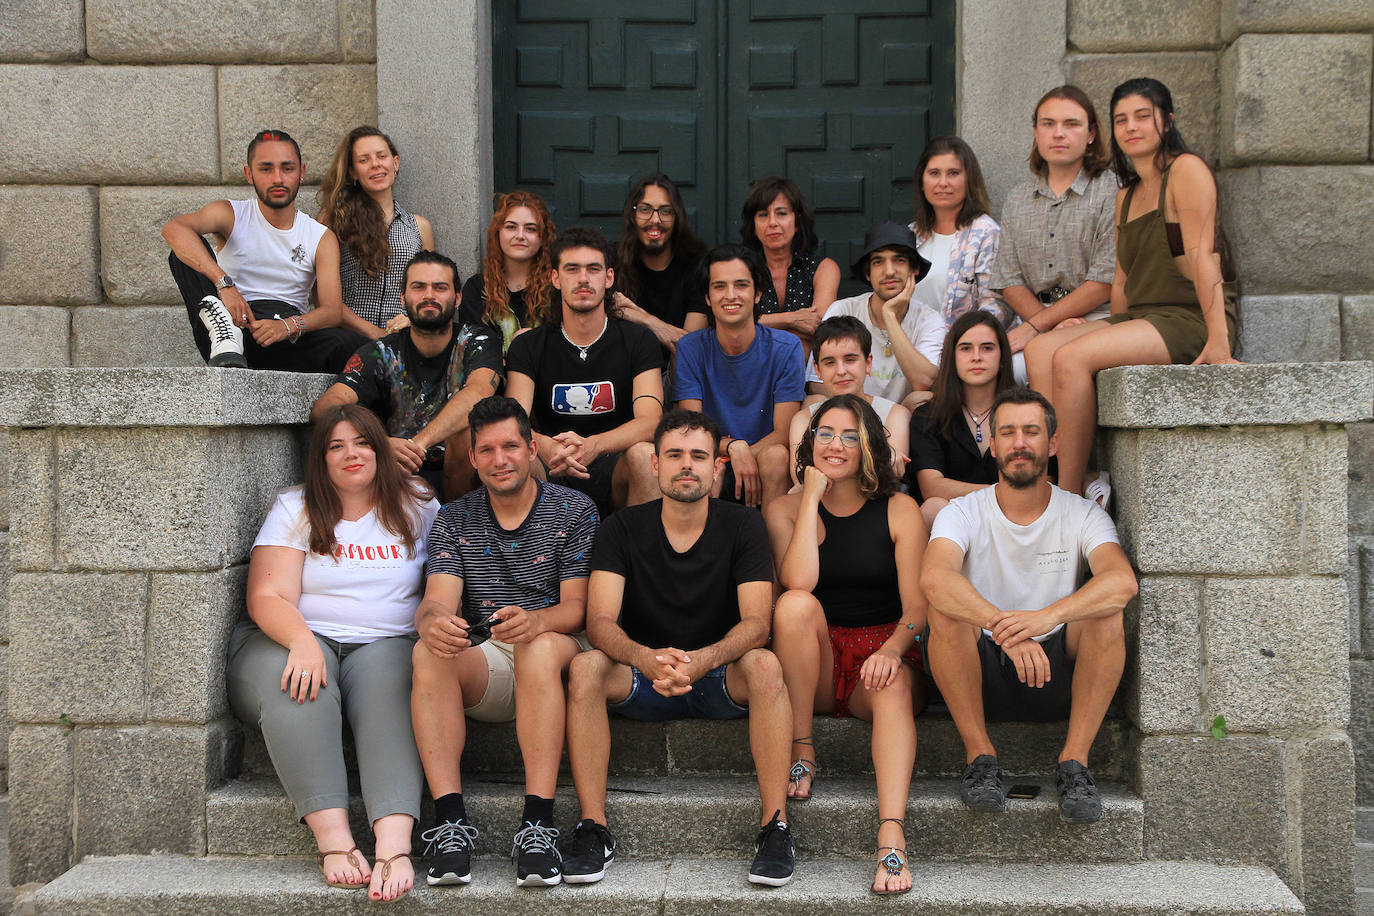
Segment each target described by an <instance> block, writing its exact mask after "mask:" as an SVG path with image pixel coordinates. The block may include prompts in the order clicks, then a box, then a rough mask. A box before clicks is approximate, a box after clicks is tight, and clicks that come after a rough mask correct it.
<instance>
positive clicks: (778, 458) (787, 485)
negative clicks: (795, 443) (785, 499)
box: [757, 445, 792, 507]
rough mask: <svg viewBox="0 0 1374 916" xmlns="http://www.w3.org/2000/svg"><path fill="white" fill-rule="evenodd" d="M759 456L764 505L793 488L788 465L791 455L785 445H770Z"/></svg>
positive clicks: (762, 504)
mask: <svg viewBox="0 0 1374 916" xmlns="http://www.w3.org/2000/svg"><path fill="white" fill-rule="evenodd" d="M757 458H758V462H759V477H760V478H762V480H763V498H762V503H761V507H762V506H766V505H768V504H769V503H770V502H772V501H773V500H775V499H777V498H778V497H779V496H783V495H784V494H786V493H787V491H788V490H790V489H791V488H792V474H791V472H790V471H789V470H788V467H787V466H788V464H789V463H790V456H789V454H788V451H787V449H786V447H784V446H781V445H777V446H769V447H768V448H765V449H764V450H763V451H762V452H761V453H759V454H758V455H757Z"/></svg>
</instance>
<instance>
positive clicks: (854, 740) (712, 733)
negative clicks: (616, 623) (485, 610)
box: [242, 707, 1130, 782]
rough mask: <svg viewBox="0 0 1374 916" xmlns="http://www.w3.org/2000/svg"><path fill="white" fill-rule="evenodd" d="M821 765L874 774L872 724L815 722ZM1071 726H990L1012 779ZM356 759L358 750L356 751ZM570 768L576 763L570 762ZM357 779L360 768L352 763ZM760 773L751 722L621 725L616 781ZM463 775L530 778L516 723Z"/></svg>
mask: <svg viewBox="0 0 1374 916" xmlns="http://www.w3.org/2000/svg"><path fill="white" fill-rule="evenodd" d="M813 728H814V731H813V734H814V736H815V746H816V754H817V755H818V756H817V757H816V760H817V761H818V762H819V763H820V765H821V769H822V772H824V773H829V774H851V775H862V774H871V773H872V772H873V759H872V756H871V752H870V748H869V736H870V735H871V733H872V726H871V725H870V724H869V723H867V722H861V721H859V720H857V719H836V718H834V717H831V716H824V717H822V716H817V717H816V719H815V720H814V721H813ZM1067 728H1068V724H1067V723H1065V722H994V723H990V724H989V727H988V731H989V734H990V735H991V737H992V741H993V744H994V745H996V747H997V754H998V760H999V761H1000V763H1001V764H1002V768H1003V769H1004V770H1005V771H1006V772H1007V773H1008V774H1009V775H1012V776H1023V775H1026V776H1028V775H1036V774H1039V775H1049V776H1051V777H1053V774H1054V767H1055V763H1056V762H1057V761H1058V759H1059V751H1060V748H1061V747H1063V744H1064V735H1065V732H1066V730H1067ZM245 732H246V734H245V741H244V745H245V747H244V755H243V768H242V773H243V774H245V775H259V776H268V777H271V776H273V775H274V771H273V769H272V762H271V760H270V759H268V756H267V749H266V747H265V746H264V745H263V742H262V736H261V735H260V734H258V733H257V732H256V731H253V730H245ZM1129 733H1130V726H1129V724H1128V723H1127V722H1126V721H1125V720H1124V719H1108V720H1107V721H1106V722H1105V723H1103V726H1102V730H1101V731H1100V732H1098V735H1097V741H1096V743H1095V744H1094V745H1093V756H1092V760H1091V761H1090V765H1091V766H1092V770H1093V774H1094V775H1095V776H1096V777H1097V778H1098V779H1107V780H1115V781H1119V782H1123V781H1126V780H1127V779H1129V771H1130V753H1129V749H1128V741H1129ZM916 741H917V750H916V769H915V773H916V775H917V776H921V777H951V776H958V775H959V774H961V773H962V772H963V770H964V763H965V760H964V745H963V743H962V742H961V741H960V740H959V732H958V731H957V730H956V729H955V727H954V722H953V720H952V719H950V718H949V715H948V714H947V713H945V712H944V710H943V707H941V708H940V709H939V710H938V711H936V712H926V713H924V714H922V715H921V716H920V717H919V718H917V720H916ZM346 746H347V747H348V751H349V754H350V755H351V753H352V749H351V744H349V745H346ZM563 764H564V771H565V772H566V769H567V755H566V754H565V755H564V759H563ZM349 769H350V771H353V772H356V770H357V767H356V766H354V765H353V761H352V760H351V758H350V760H349ZM753 772H754V761H753V758H752V757H751V756H750V753H749V724H748V722H747V721H746V720H743V719H739V720H734V721H728V722H720V721H711V720H707V719H683V720H680V721H676V722H633V721H630V720H628V719H620V718H615V717H612V719H611V762H610V773H611V775H612V776H666V775H675V774H685V775H691V774H708V773H720V774H733V775H743V774H749V773H753ZM463 773H464V774H471V775H475V776H483V775H497V776H502V777H510V776H516V777H518V776H520V774H523V773H524V766H523V764H522V763H521V760H520V747H519V745H518V744H517V743H516V740H515V725H514V723H502V724H492V723H489V722H473V721H471V720H469V721H468V732H467V746H466V749H465V750H464V752H463Z"/></svg>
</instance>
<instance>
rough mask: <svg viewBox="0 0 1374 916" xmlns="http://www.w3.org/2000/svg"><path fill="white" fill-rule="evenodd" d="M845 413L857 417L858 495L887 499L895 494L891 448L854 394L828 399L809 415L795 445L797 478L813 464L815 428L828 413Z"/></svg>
mask: <svg viewBox="0 0 1374 916" xmlns="http://www.w3.org/2000/svg"><path fill="white" fill-rule="evenodd" d="M836 409H839V410H847V411H849V412H850V413H852V414H854V416H856V417H858V418H859V492H860V493H861V494H863V498H864V499H868V500H872V499H886V498H887V497H889V496H891V495H892V494H894V493H896V492H897V472H896V471H894V470H893V469H892V446H891V445H889V444H888V442H887V429H886V427H884V426H883V421H882V420H880V419H878V414H877V413H875V412H874V410H873V407H872V405H870V404H869V403H868V402H867V401H865V400H864V399H863V398H861V397H859V396H858V395H857V394H837V395H835V396H834V397H833V398H828V399H827V400H825V401H824V402H822V403H821V406H819V407H817V408H816V412H815V413H814V414H812V415H811V422H810V423H808V424H807V426H806V432H804V433H802V438H801V442H799V443H798V444H797V479H798V480H802V479H803V478H805V476H806V469H807V468H809V467H811V466H812V465H813V464H815V456H814V454H813V453H814V451H815V443H816V427H817V426H819V425H820V423H821V418H822V417H824V416H825V414H826V412H827V411H831V410H836Z"/></svg>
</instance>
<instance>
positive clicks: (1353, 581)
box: [1344, 538, 1374, 658]
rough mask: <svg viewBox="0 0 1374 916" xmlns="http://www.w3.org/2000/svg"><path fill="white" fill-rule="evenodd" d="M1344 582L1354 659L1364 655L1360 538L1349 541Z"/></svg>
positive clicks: (1352, 656)
mask: <svg viewBox="0 0 1374 916" xmlns="http://www.w3.org/2000/svg"><path fill="white" fill-rule="evenodd" d="M1344 581H1345V596H1346V602H1347V606H1346V617H1347V618H1349V620H1348V623H1349V625H1350V657H1351V658H1355V657H1357V656H1360V655H1363V654H1364V633H1363V632H1362V630H1363V627H1364V623H1363V621H1364V615H1363V614H1361V613H1360V538H1351V539H1350V559H1349V561H1348V563H1347V565H1346V568H1345V576H1344ZM1371 645H1374V643H1371Z"/></svg>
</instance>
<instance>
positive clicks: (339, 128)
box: [219, 64, 377, 182]
mask: <svg viewBox="0 0 1374 916" xmlns="http://www.w3.org/2000/svg"><path fill="white" fill-rule="evenodd" d="M376 123H377V76H376V70H375V68H373V67H371V66H364V65H357V64H334V65H308V64H306V65H298V66H284V67H221V68H220V70H219V136H220V180H222V181H226V182H228V181H234V180H235V179H236V178H238V177H239V176H240V175H241V174H242V171H243V163H244V156H245V155H246V153H247V151H248V141H249V140H251V139H252V138H253V135H254V134H256V133H257V132H258V131H260V130H264V129H267V128H279V129H281V130H284V131H286V132H287V133H289V134H291V136H293V137H295V138H296V142H298V143H300V145H301V156H302V158H303V159H304V161H305V167H306V180H307V181H312V182H316V181H318V180H319V179H320V178H322V177H323V176H324V173H325V171H326V170H327V169H328V168H329V159H330V157H331V156H332V155H333V154H334V147H335V146H336V145H337V144H338V142H339V140H340V138H342V137H343V136H344V135H345V134H347V133H348V132H349V131H350V130H352V129H353V128H355V127H357V126H358V125H359V124H376Z"/></svg>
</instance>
